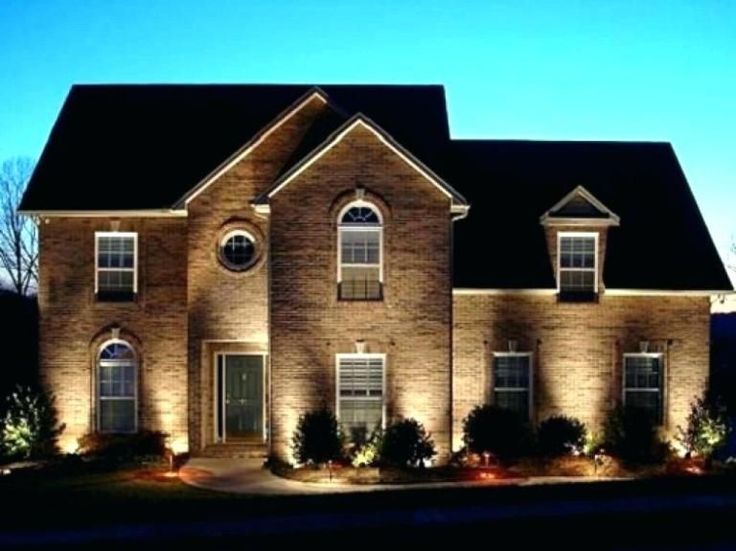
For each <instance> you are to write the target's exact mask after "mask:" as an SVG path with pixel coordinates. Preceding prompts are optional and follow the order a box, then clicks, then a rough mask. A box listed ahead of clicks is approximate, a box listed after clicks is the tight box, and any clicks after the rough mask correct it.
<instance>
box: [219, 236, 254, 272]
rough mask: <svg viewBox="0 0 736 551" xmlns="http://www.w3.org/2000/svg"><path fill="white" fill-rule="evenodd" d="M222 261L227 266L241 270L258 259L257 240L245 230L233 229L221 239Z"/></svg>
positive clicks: (236, 270) (234, 269)
mask: <svg viewBox="0 0 736 551" xmlns="http://www.w3.org/2000/svg"><path fill="white" fill-rule="evenodd" d="M219 254H220V261H221V262H222V263H223V264H224V265H225V267H226V268H228V269H230V270H233V271H235V272H241V271H243V270H247V269H248V268H250V267H251V266H252V265H253V263H254V262H255V261H256V240H255V238H254V237H253V236H252V235H251V234H250V233H248V232H247V231H245V230H233V231H230V232H228V233H226V234H225V235H224V236H223V237H222V239H221V240H220V246H219Z"/></svg>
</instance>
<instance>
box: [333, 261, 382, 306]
mask: <svg viewBox="0 0 736 551" xmlns="http://www.w3.org/2000/svg"><path fill="white" fill-rule="evenodd" d="M339 290H340V298H342V299H378V298H381V282H380V281H379V268H378V267H377V266H376V267H375V268H358V267H353V266H343V268H342V281H341V282H340V289H339Z"/></svg>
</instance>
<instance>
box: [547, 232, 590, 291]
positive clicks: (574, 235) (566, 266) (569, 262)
mask: <svg viewBox="0 0 736 551" xmlns="http://www.w3.org/2000/svg"><path fill="white" fill-rule="evenodd" d="M557 287H558V291H559V293H560V298H563V299H570V300H592V299H594V298H595V296H596V294H597V293H598V234H597V233H584V232H559V233H558V234H557Z"/></svg>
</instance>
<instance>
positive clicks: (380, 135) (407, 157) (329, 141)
mask: <svg viewBox="0 0 736 551" xmlns="http://www.w3.org/2000/svg"><path fill="white" fill-rule="evenodd" d="M356 128H364V129H366V130H368V131H369V132H371V133H372V134H373V135H374V136H375V137H376V138H377V139H378V140H379V141H380V142H381V143H383V144H384V145H385V146H386V147H388V148H389V149H390V150H391V151H392V152H393V153H394V154H395V155H397V156H399V157H400V158H401V159H402V160H403V161H404V162H405V163H406V164H407V165H409V166H410V167H411V168H412V169H414V170H415V171H416V172H417V173H419V174H420V175H421V176H422V177H423V178H425V179H426V180H427V181H428V182H429V183H430V184H432V185H433V186H435V187H436V188H437V189H439V190H440V191H441V192H442V193H443V194H445V195H446V196H447V197H448V198H449V199H450V200H451V201H452V204H453V206H456V207H466V208H467V201H466V200H465V198H464V197H463V196H462V195H461V194H460V193H459V192H458V191H457V190H455V189H454V188H453V187H452V186H451V185H450V184H448V183H447V182H446V181H445V180H443V179H442V178H441V177H440V176H438V175H437V174H436V173H435V172H433V171H432V169H430V168H429V167H427V166H426V165H425V164H424V163H422V162H421V161H420V160H419V159H417V158H416V157H415V156H414V155H413V154H412V153H411V152H409V151H408V150H407V149H405V148H404V147H402V146H401V145H400V144H399V143H398V142H396V140H394V139H393V138H392V137H391V136H390V135H389V134H388V133H387V132H386V131H385V130H383V129H382V128H381V127H380V126H378V125H377V124H376V123H375V122H373V121H372V120H370V119H369V118H368V117H366V116H365V115H363V114H362V113H358V114H356V115H355V116H353V117H352V118H350V119H349V120H348V121H346V122H345V124H343V125H342V126H341V127H340V128H338V129H337V130H335V131H334V132H333V133H332V134H331V135H330V136H328V137H327V138H326V139H325V140H324V141H323V142H322V143H321V144H319V145H318V146H317V147H316V148H315V149H314V150H312V151H311V152H310V153H309V154H308V155H306V156H305V157H304V158H302V159H301V160H300V161H299V162H298V163H296V164H295V165H294V166H292V167H291V168H290V169H289V170H288V171H286V172H285V173H284V174H283V175H282V176H281V177H280V178H279V179H278V180H276V182H274V184H273V185H272V186H271V188H270V189H268V190H267V191H266V192H265V193H263V194H262V195H261V196H259V197H258V198H256V200H255V201H254V203H255V204H265V203H267V202H268V200H269V199H271V198H272V197H273V196H274V195H276V194H277V193H279V192H280V191H281V190H282V189H284V188H285V187H286V186H288V185H289V183H290V182H292V181H293V180H294V179H295V178H296V177H297V176H299V174H301V173H302V172H303V171H304V170H306V169H307V168H309V167H310V166H311V165H312V164H314V163H316V162H318V161H319V159H320V158H321V157H322V156H323V155H324V154H325V153H327V152H328V151H329V150H330V149H332V148H333V147H335V146H336V145H337V144H339V143H340V142H341V141H342V140H343V139H344V138H345V137H346V136H348V135H349V134H350V133H351V132H352V131H353V130H355V129H356Z"/></svg>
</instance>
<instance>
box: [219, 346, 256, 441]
mask: <svg viewBox="0 0 736 551" xmlns="http://www.w3.org/2000/svg"><path fill="white" fill-rule="evenodd" d="M224 363H225V377H224V379H225V389H224V390H225V437H226V438H227V439H232V438H261V437H262V436H263V356H245V355H230V354H228V355H226V356H225V362H224Z"/></svg>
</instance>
